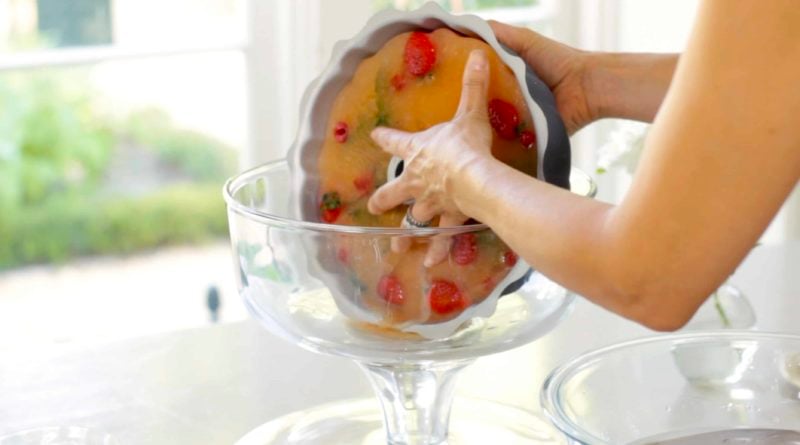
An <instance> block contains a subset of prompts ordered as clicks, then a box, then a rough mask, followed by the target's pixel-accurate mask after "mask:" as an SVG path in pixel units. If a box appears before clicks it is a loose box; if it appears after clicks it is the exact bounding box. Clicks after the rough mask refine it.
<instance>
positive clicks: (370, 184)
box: [353, 173, 375, 195]
mask: <svg viewBox="0 0 800 445" xmlns="http://www.w3.org/2000/svg"><path fill="white" fill-rule="evenodd" d="M353 186H355V188H356V190H358V191H359V192H361V194H363V195H366V194H368V193H369V192H371V191H372V189H373V188H375V178H374V176H373V175H372V173H367V174H365V175H362V176H359V177H358V178H356V179H353Z"/></svg>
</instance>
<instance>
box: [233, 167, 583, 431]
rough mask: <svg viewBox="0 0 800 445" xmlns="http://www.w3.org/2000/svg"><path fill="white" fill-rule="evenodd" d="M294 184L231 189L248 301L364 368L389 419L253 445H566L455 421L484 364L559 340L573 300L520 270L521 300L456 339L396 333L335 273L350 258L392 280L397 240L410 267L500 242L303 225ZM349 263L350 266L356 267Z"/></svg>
mask: <svg viewBox="0 0 800 445" xmlns="http://www.w3.org/2000/svg"><path fill="white" fill-rule="evenodd" d="M290 179H291V178H290V169H289V167H288V165H287V163H286V162H285V161H276V162H272V163H269V164H266V165H263V166H261V167H258V168H256V169H253V170H250V171H248V172H245V173H242V174H241V175H239V176H237V177H235V178H233V179H231V180H230V181H229V182H228V183H227V184H226V186H225V190H224V194H225V199H226V201H227V204H228V216H229V225H230V233H231V242H232V245H233V252H234V262H235V267H236V269H237V277H238V285H239V290H240V293H241V295H242V297H243V298H244V301H245V304H246V306H247V308H248V309H249V311H250V312H251V314H252V315H253V317H254V318H256V319H257V320H258V321H259V322H260V323H261V324H263V325H264V326H265V327H266V328H267V329H268V330H269V331H271V332H272V333H273V334H276V335H279V336H281V337H283V338H284V339H286V340H288V341H290V342H292V343H295V344H297V345H299V346H301V347H304V348H307V349H309V350H312V351H316V352H319V353H325V354H332V355H337V356H342V357H347V358H350V359H352V360H355V361H356V362H357V363H358V364H359V365H360V367H361V368H362V369H363V370H364V371H365V372H366V375H367V376H368V378H369V380H370V382H371V384H372V386H373V387H374V389H375V392H376V394H377V395H378V399H379V400H380V407H381V408H382V414H381V411H379V410H377V409H375V407H377V406H378V404H376V403H374V402H372V403H369V401H365V402H361V403H359V402H343V403H341V404H338V405H328V406H323V407H318V408H312V409H309V410H307V411H303V412H300V413H296V414H293V415H289V416H286V417H284V418H281V419H277V420H274V421H271V422H269V423H267V424H265V425H263V426H262V427H260V428H257V429H256V430H254V431H252V432H251V433H250V434H248V435H246V436H245V437H244V438H242V439H241V441H240V443H241V444H255V443H259V444H265V443H270V444H300V443H303V444H365V445H366V444H387V443H388V444H392V445H436V444H450V445H456V444H472V443H481V444H485V443H489V442H487V440H500V442H498V443H503V444H508V445H512V444H515V443H520V444H523V443H525V444H531V443H561V439H558V438H557V437H555V436H553V435H552V431H553V430H552V427H550V426H548V425H547V424H546V423H545V422H543V421H542V420H539V419H538V418H536V417H534V416H533V415H528V414H527V413H524V412H521V411H519V410H516V409H513V408H510V407H503V406H501V405H499V404H498V405H497V406H493V405H492V404H489V403H488V402H486V404H483V405H481V406H473V407H472V408H470V409H467V410H465V411H466V412H465V413H463V414H462V413H460V412H456V413H455V414H454V421H453V425H452V428H451V427H450V422H449V419H450V406H451V402H452V396H453V388H454V381H455V379H454V377H455V376H456V375H457V374H458V372H459V371H460V370H461V369H463V368H464V367H465V366H467V365H468V364H470V363H471V362H472V361H473V360H475V359H476V358H478V357H480V356H483V355H487V354H492V353H496V352H501V351H504V350H508V349H510V348H514V347H517V346H521V345H523V344H526V343H528V342H530V341H532V340H534V339H536V338H537V337H540V336H542V335H543V334H545V333H547V332H548V331H549V330H550V329H552V328H553V327H554V326H555V325H556V324H557V323H558V322H559V321H560V320H561V318H562V317H563V316H564V314H565V312H566V311H567V310H568V308H569V307H570V305H571V303H572V302H573V300H574V298H575V296H574V295H573V294H572V293H570V292H569V291H567V290H565V289H564V288H562V287H560V286H558V285H557V284H555V283H554V282H552V281H550V280H549V279H547V278H546V277H545V276H543V275H541V274H540V273H537V272H536V271H530V269H529V268H528V267H527V266H526V265H524V263H522V260H521V259H520V260H518V261H519V263H522V265H523V266H524V267H525V270H526V273H525V274H523V275H522V276H521V278H519V279H518V280H516V282H515V283H514V286H510V287H506V288H505V289H506V290H509V292H507V293H506V294H505V295H502V296H500V297H499V298H495V300H494V302H489V304H492V303H496V307H494V308H490V310H488V311H487V310H486V308H485V307H484V309H483V310H476V311H474V312H467V311H468V310H469V309H467V310H464V312H463V314H473V315H472V316H469V315H468V316H467V317H466V318H463V317H462V318H463V319H459V320H457V321H456V323H457V325H454V324H453V322H452V320H451V322H450V323H449V326H450V327H449V328H448V329H444V330H442V329H439V330H438V332H437V331H436V329H433V330H432V331H431V329H432V328H435V327H437V326H438V323H439V322H442V326H448V323H445V321H446V320H437V319H436V318H435V317H432V318H431V317H429V318H427V319H425V320H423V321H422V322H420V323H416V324H414V323H405V324H403V323H399V322H395V323H390V326H387V325H386V323H382V322H381V320H383V321H384V322H385V320H386V316H387V313H388V310H389V308H390V306H392V304H391V303H390V302H386V303H385V306H380V305H375V304H373V305H372V306H368V307H365V306H364V305H363V304H362V303H363V302H360V300H359V298H361V297H360V295H361V294H362V293H364V292H365V289H364V284H363V283H361V282H360V281H363V280H359V278H363V277H359V276H357V275H358V274H355V275H356V276H355V277H354V276H353V275H354V274H353V273H352V271H349V272H348V269H347V268H345V267H337V266H336V265H335V264H334V265H333V266H331V264H332V263H336V261H335V260H336V259H337V258H336V257H337V253H336V252H337V249H338V248H339V247H341V246H342V245H346V246H348V247H349V248H351V249H355V250H356V251H357V253H358V255H361V256H362V257H363V256H365V255H366V256H368V257H369V258H368V267H362V269H363V270H361V272H360V273H363V274H368V273H371V270H373V269H374V270H391V268H392V267H393V264H395V262H396V261H397V254H396V253H393V251H392V249H391V248H390V246H391V244H392V240H393V239H397V238H406V239H407V240H408V242H409V244H410V245H411V246H412V247H411V250H409V251H408V252H406V253H405V255H419V254H420V252H425V251H426V250H427V247H428V246H429V245H430V244H431V242H432V241H433V240H437V239H439V240H440V239H443V238H448V237H455V236H463V235H464V234H472V235H474V236H476V237H480V238H481V239H488V240H490V241H492V242H494V241H495V240H496V236H495V235H494V233H492V232H491V231H490V230H489V229H488V228H487V227H486V226H484V225H471V226H460V227H453V228H426V229H401V228H369V227H353V226H341V225H330V224H323V223H314V222H308V221H301V220H300V219H299V218H297V217H296V213H297V209H296V208H295V205H294V204H293V203H294V201H293V199H292V191H291V190H290V187H291V184H292V181H291V180H290ZM572 183H573V185H572V189H573V192H575V193H579V194H582V195H587V196H589V195H593V194H594V185H593V183H592V182H591V180H590V178H589V177H588V176H587V175H585V174H583V173H581V172H579V171H573V175H572ZM496 241H497V242H501V241H499V240H496ZM354 246H355V247H354ZM351 255H352V252H351ZM338 256H339V258H338V260H339V262H345V263H346V262H347V261H348V259H346V258H341V255H338ZM330 259H333V261H332V262H331V261H328V260H330ZM451 260H452V258H448V259H446V260H445V262H447V261H451ZM364 261H366V260H364V259H363V258H361V263H362V266H363V264H364ZM514 262H515V265H516V266H519V264H516V262H517V260H516V259H515V261H514ZM516 266H515V267H516ZM465 270H469V268H465ZM419 273H420V274H424V273H425V272H424V271H420V272H419ZM465 273H466V272H465ZM453 278H454V279H458V278H459V277H453ZM412 294H413V292H409V295H408V296H409V297H412V298H413V297H414V296H413V295H412ZM417 299H418V300H419V297H417ZM492 305H493V304H492ZM491 309H494V310H493V311H492V310H491ZM384 310H385V311H387V312H386V313H382V311H384ZM463 314H462V315H463ZM395 315H397V314H395ZM402 316H403V314H400V315H397V317H400V318H402ZM411 318H413V316H412V317H411ZM417 318H419V317H417ZM431 320H432V321H431ZM395 321H397V320H395ZM432 332H433V335H431V333H432ZM475 403H476V404H478V405H480V403H478V402H475ZM481 403H483V402H481ZM487 404H488V405H487Z"/></svg>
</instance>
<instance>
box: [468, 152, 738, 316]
mask: <svg viewBox="0 0 800 445" xmlns="http://www.w3.org/2000/svg"><path fill="white" fill-rule="evenodd" d="M453 193H455V194H457V195H458V196H460V197H461V198H460V199H457V200H456V203H457V205H458V206H459V208H461V210H462V211H463V212H464V213H466V214H467V215H469V216H471V217H473V218H475V219H477V220H479V221H482V222H484V223H486V224H488V225H489V226H490V227H491V228H492V230H494V231H495V233H497V234H498V235H499V236H500V237H501V238H502V239H503V240H504V241H505V242H506V243H508V244H509V246H511V247H512V248H513V249H514V250H515V251H516V252H517V253H518V254H519V255H520V256H521V257H522V258H523V259H525V260H526V261H527V262H528V264H530V265H531V266H532V267H533V268H534V269H536V270H539V271H541V272H542V273H544V274H545V275H547V276H548V277H550V278H551V279H553V280H555V281H556V282H558V283H560V284H561V285H563V286H565V287H567V288H568V289H570V290H573V291H575V292H577V293H578V294H580V295H583V296H585V297H586V298H588V299H590V300H592V301H593V302H594V303H596V304H598V305H600V306H603V307H605V308H607V309H609V310H611V311H613V312H616V313H617V314H620V315H622V316H624V317H627V318H629V319H632V320H634V321H636V322H638V323H642V324H644V325H646V326H648V327H650V328H653V329H656V330H673V329H676V328H678V327H680V326H681V325H683V324H684V323H685V322H686V321H687V320H688V319H689V317H691V314H693V313H694V311H695V310H696V309H697V306H699V304H700V303H702V301H703V300H704V299H705V297H706V296H707V295H709V294H710V292H711V289H712V288H713V287H714V286H716V285H717V284H716V283H715V282H714V281H715V279H714V278H713V277H714V276H720V277H722V276H724V275H720V274H719V273H715V272H712V271H708V272H709V273H708V274H706V275H702V274H701V275H692V274H691V271H692V270H696V269H697V267H696V266H695V264H697V262H701V263H702V262H707V260H704V259H702V258H694V259H693V260H692V261H681V258H683V259H684V260H686V259H687V256H686V254H685V252H686V250H685V249H683V248H679V247H677V246H676V245H675V243H676V239H681V238H682V237H680V236H678V237H677V238H676V237H675V236H674V234H673V233H671V232H670V230H669V228H668V227H667V228H664V229H663V230H661V229H659V227H662V226H663V222H664V220H665V219H667V218H666V217H665V216H664V215H660V216H659V215H657V214H654V218H655V219H656V220H657V221H661V223H662V224H661V226H659V225H658V222H657V223H656V225H653V224H650V223H649V222H648V223H647V224H642V225H638V224H636V223H635V221H636V220H637V218H635V217H634V218H632V217H630V215H629V213H630V212H629V211H628V208H629V207H630V205H629V203H626V205H623V206H611V205H609V204H606V203H603V202H600V201H595V200H592V199H589V198H584V197H581V196H578V195H575V194H572V193H570V192H568V191H566V190H563V189H559V188H556V187H554V186H552V185H549V184H546V183H544V182H542V181H538V180H532V179H531V178H530V177H529V176H527V175H524V174H522V173H520V172H518V171H516V170H514V169H511V168H510V167H508V166H505V165H503V164H501V163H500V162H497V161H494V160H491V161H487V162H482V163H480V164H477V165H473V166H472V167H470V169H469V171H468V172H465V173H464V174H463V175H460V176H459V179H458V180H456V181H454V185H453ZM689 250H690V251H691V250H692V249H689ZM681 252H684V253H681ZM720 263H721V262H720ZM676 266H680V267H676ZM729 266H730V265H727V266H726V265H721V264H719V263H717V264H715V265H713V267H715V268H720V267H721V268H723V269H724V268H727V267H729Z"/></svg>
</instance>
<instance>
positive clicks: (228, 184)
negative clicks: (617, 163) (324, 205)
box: [222, 159, 597, 236]
mask: <svg viewBox="0 0 800 445" xmlns="http://www.w3.org/2000/svg"><path fill="white" fill-rule="evenodd" d="M282 167H284V168H285V169H286V171H287V172H288V173H289V174H292V169H291V166H290V165H289V162H288V160H286V159H278V160H274V161H270V162H267V163H265V164H262V165H259V166H257V167H253V168H251V169H249V170H245V171H243V172H241V173H239V174H237V175H235V176H233V177H231V178H229V179H228V180H227V181H225V185H224V186H223V188H222V196H223V198H224V199H225V202H226V203H227V205H228V210H229V211H231V212H234V213H237V214H239V215H241V216H244V217H245V218H248V219H250V220H252V221H256V222H259V223H262V224H266V225H269V226H277V227H283V228H287V229H299V230H306V231H311V232H329V233H340V234H355V235H376V236H391V235H394V236H433V235H458V234H463V233H472V232H480V231H484V230H491V229H490V227H489V226H488V225H486V224H483V223H478V224H470V225H461V226H449V227H425V228H416V227H411V228H406V227H365V226H347V225H339V224H328V223H322V222H314V221H303V220H298V219H295V218H292V217H288V216H279V215H275V214H272V213H267V212H263V211H261V210H258V209H255V208H253V207H251V206H248V205H245V204H243V203H241V202H239V201H238V200H237V199H236V198H235V194H236V193H237V192H238V191H239V190H240V189H241V188H242V187H243V186H244V185H246V184H249V183H251V182H252V181H253V180H255V179H257V178H258V177H260V176H263V175H265V174H267V173H269V172H270V171H273V170H276V169H280V168H282ZM570 175H571V176H572V175H577V176H580V177H581V180H583V181H584V184H588V190H587V191H586V193H584V194H579V195H581V196H585V197H587V198H592V197H594V195H595V194H596V192H597V185H596V183H595V181H594V180H593V179H592V178H591V176H589V174H587V173H586V172H584V171H583V170H580V169H577V168H575V167H572V170H571V172H570ZM532 179H535V178H532ZM290 186H291V184H290ZM573 193H575V192H573ZM576 194H578V193H576Z"/></svg>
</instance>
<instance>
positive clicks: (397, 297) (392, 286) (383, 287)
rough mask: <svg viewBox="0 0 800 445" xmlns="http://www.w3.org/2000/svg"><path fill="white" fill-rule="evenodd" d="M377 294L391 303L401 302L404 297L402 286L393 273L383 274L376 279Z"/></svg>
mask: <svg viewBox="0 0 800 445" xmlns="http://www.w3.org/2000/svg"><path fill="white" fill-rule="evenodd" d="M378 295H379V296H380V297H381V298H383V299H384V300H385V301H386V302H387V303H391V304H402V303H403V301H405V299H406V297H405V295H404V294H403V286H401V285H400V280H398V279H397V277H396V276H394V275H385V276H383V277H382V278H381V279H380V281H378Z"/></svg>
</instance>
